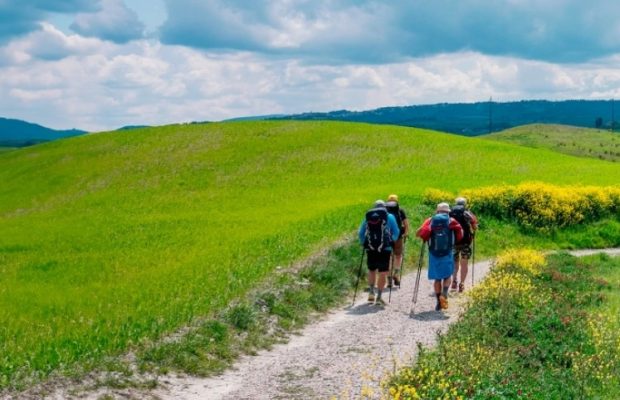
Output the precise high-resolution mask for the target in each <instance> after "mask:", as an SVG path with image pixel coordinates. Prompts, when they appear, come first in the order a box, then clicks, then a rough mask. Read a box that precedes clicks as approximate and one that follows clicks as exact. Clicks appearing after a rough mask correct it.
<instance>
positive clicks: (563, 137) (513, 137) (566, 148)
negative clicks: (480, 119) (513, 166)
mask: <svg viewBox="0 0 620 400" xmlns="http://www.w3.org/2000/svg"><path fill="white" fill-rule="evenodd" d="M482 138H485V139H489V140H497V141H501V142H505V143H513V144H518V145H521V146H528V147H534V148H540V149H551V150H554V151H557V152H560V153H564V154H569V155H573V156H578V157H593V158H598V159H601V160H607V161H614V162H617V161H620V134H618V133H617V132H615V133H612V132H609V131H604V130H600V129H592V128H581V127H576V126H567V125H544V124H534V125H524V126H519V127H516V128H511V129H507V130H505V131H502V132H497V133H493V134H490V135H485V136H482Z"/></svg>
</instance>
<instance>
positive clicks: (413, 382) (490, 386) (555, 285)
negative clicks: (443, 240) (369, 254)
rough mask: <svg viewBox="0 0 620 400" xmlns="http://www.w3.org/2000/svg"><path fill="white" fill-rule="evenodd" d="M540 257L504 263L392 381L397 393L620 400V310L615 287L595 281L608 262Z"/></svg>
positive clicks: (514, 257) (516, 255) (525, 255)
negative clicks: (611, 302) (610, 302)
mask: <svg viewBox="0 0 620 400" xmlns="http://www.w3.org/2000/svg"><path fill="white" fill-rule="evenodd" d="M540 260H541V256H540V255H539V254H536V253H534V252H531V251H522V252H517V251H512V252H510V253H509V254H506V255H504V256H503V257H500V258H499V260H498V262H497V264H496V266H495V267H494V269H493V271H492V272H491V274H490V275H489V276H488V277H487V278H486V279H485V281H484V282H483V283H482V284H481V285H479V286H478V287H476V288H474V289H473V290H472V291H471V294H470V296H471V302H470V303H469V305H468V308H467V310H466V312H465V314H464V316H463V318H462V319H461V320H460V321H459V322H458V323H457V324H456V325H454V326H452V327H451V328H450V330H449V331H448V333H447V334H446V335H445V336H441V337H440V338H439V343H438V345H437V347H436V348H435V349H433V350H425V349H422V348H421V349H420V353H419V357H418V361H417V363H416V364H415V365H414V366H412V367H410V368H405V369H403V370H401V371H400V372H399V373H398V374H397V375H396V376H394V377H393V378H392V380H391V381H390V383H389V385H388V386H387V388H386V392H387V393H388V394H389V397H390V398H394V399H429V398H433V399H491V398H516V399H518V398H523V399H526V398H544V399H565V398H592V396H594V397H596V396H600V395H601V394H604V393H607V395H606V396H607V397H605V398H613V396H612V397H609V393H618V391H617V390H616V391H615V392H614V391H613V388H614V385H615V387H617V385H618V371H619V368H620V347H618V344H619V343H620V332H619V331H618V329H617V328H618V317H617V312H615V311H613V310H614V309H613V308H612V309H605V307H604V305H605V298H606V294H608V293H612V292H610V289H611V285H610V284H609V283H608V282H607V281H605V280H601V279H596V278H594V279H593V278H592V274H593V273H594V274H596V273H597V269H598V271H600V262H601V261H600V260H598V259H595V261H594V262H593V263H591V264H582V263H580V262H579V261H577V259H575V258H574V257H571V256H568V255H566V254H563V255H560V256H554V257H551V258H550V259H549V261H548V262H544V263H541V262H540ZM599 273H600V272H599ZM618 275H619V276H618V277H619V279H618V282H619V283H620V274H618ZM593 310H598V312H594V313H593V312H592V311H593ZM610 390H611V392H610Z"/></svg>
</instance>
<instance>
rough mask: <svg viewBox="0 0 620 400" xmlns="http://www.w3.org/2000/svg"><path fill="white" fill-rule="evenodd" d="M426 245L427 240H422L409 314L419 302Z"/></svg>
mask: <svg viewBox="0 0 620 400" xmlns="http://www.w3.org/2000/svg"><path fill="white" fill-rule="evenodd" d="M424 247H426V242H424V241H422V248H421V249H420V261H419V262H418V272H417V274H416V278H415V284H414V286H413V298H412V299H411V309H410V310H409V315H412V314H413V312H414V309H415V305H416V303H417V302H418V290H419V289H420V275H421V273H422V263H423V261H424Z"/></svg>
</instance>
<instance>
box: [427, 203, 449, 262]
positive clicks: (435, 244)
mask: <svg viewBox="0 0 620 400" xmlns="http://www.w3.org/2000/svg"><path fill="white" fill-rule="evenodd" d="M453 244H454V235H453V234H452V231H451V230H450V216H449V215H448V214H444V213H439V214H435V215H433V217H432V218H431V240H430V242H429V245H428V251H429V252H430V253H431V254H432V255H434V256H435V257H445V256H447V255H449V254H451V253H452V245H453Z"/></svg>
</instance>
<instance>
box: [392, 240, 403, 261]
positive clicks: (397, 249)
mask: <svg viewBox="0 0 620 400" xmlns="http://www.w3.org/2000/svg"><path fill="white" fill-rule="evenodd" d="M392 251H394V255H395V256H400V255H401V254H403V237H402V236H401V237H400V238H398V240H397V241H395V242H394V244H393V245H392Z"/></svg>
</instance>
